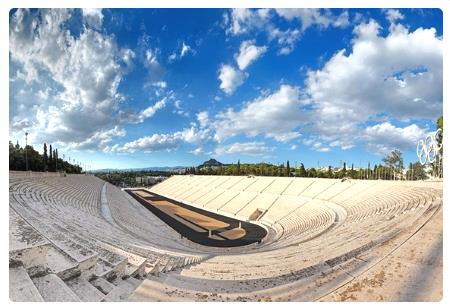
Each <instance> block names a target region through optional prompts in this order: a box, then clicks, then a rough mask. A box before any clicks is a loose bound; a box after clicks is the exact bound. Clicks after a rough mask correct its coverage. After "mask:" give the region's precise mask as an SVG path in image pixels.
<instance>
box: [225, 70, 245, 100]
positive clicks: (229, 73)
mask: <svg viewBox="0 0 450 307" xmlns="http://www.w3.org/2000/svg"><path fill="white" fill-rule="evenodd" d="M218 78H219V80H220V88H221V89H222V90H223V91H224V92H225V93H226V94H228V95H230V94H232V93H233V92H234V91H235V90H236V89H237V88H238V87H239V86H241V85H242V83H244V81H245V79H246V78H247V74H246V73H245V72H241V71H239V70H237V69H234V68H233V67H232V66H230V65H222V66H221V67H220V69H219V77H218Z"/></svg>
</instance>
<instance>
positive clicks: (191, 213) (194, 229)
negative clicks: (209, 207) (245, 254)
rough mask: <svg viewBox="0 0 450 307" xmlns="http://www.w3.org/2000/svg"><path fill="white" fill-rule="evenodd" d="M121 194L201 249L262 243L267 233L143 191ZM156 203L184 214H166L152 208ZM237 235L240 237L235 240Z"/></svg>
mask: <svg viewBox="0 0 450 307" xmlns="http://www.w3.org/2000/svg"><path fill="white" fill-rule="evenodd" d="M125 191H126V192H127V193H128V194H129V195H131V196H132V197H133V198H134V199H136V200H137V201H138V202H139V203H140V204H142V205H143V206H144V207H145V208H147V209H148V210H150V211H151V212H153V214H155V215H156V216H157V217H159V218H160V219H161V220H162V221H164V222H165V223H166V224H168V225H170V227H172V228H173V229H174V230H176V231H177V232H178V233H179V234H180V235H181V236H182V237H186V238H187V239H189V240H191V241H192V242H195V243H198V244H201V245H206V246H215V247H237V246H243V245H248V244H252V243H261V241H262V239H263V238H264V237H265V236H266V235H267V231H266V230H265V229H264V228H263V227H261V226H258V225H256V224H252V223H249V222H246V221H239V220H236V219H234V218H231V217H227V216H223V215H219V214H216V213H214V212H210V211H206V210H203V209H200V208H195V207H192V206H189V205H186V204H183V203H181V202H178V201H174V200H171V199H169V198H166V197H163V196H160V195H157V194H154V193H149V192H147V191H146V190H144V189H125ZM136 192H147V193H148V196H147V197H145V196H141V195H139V194H137V193H136ZM158 202H165V203H168V204H170V205H173V206H174V207H175V210H177V209H178V211H180V209H182V210H183V209H184V210H183V211H184V212H183V214H181V213H173V214H168V213H167V212H166V210H162V209H161V207H160V206H158V205H156V204H155V203H158ZM209 231H211V233H209ZM238 231H239V232H240V233H242V235H238V236H236V232H238ZM232 234H235V236H234V237H232V236H230V235H232Z"/></svg>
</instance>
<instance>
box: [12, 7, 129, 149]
mask: <svg viewBox="0 0 450 307" xmlns="http://www.w3.org/2000/svg"><path fill="white" fill-rule="evenodd" d="M97 13H98V12H97ZM100 13H101V12H100ZM86 14H87V15H86V16H92V15H95V14H94V13H93V12H90V13H86ZM71 15H72V11H71V10H65V9H49V10H47V9H42V10H37V11H33V12H32V11H30V10H26V9H19V10H17V11H16V12H15V13H14V14H13V15H12V16H11V18H10V45H9V46H10V50H9V51H10V59H11V63H12V65H11V67H12V73H14V70H15V72H16V74H17V75H20V76H21V77H22V79H20V78H19V80H17V81H16V82H15V83H16V84H13V85H12V87H23V88H27V87H28V88H30V89H33V90H34V91H36V92H37V93H41V94H42V95H41V98H42V99H44V98H45V99H46V101H45V102H46V103H45V104H37V103H35V102H33V101H32V100H31V101H30V102H28V103H29V104H31V105H28V108H29V109H33V113H34V114H35V115H36V116H35V117H34V118H31V117H29V114H26V115H25V114H24V113H23V112H17V111H20V110H19V109H15V108H13V109H12V113H10V116H11V118H13V121H12V122H11V125H14V124H15V123H16V122H20V121H21V120H23V118H24V117H25V116H28V119H29V121H30V122H31V123H32V130H31V131H30V135H31V137H33V138H34V139H35V140H36V142H38V143H39V142H43V141H46V142H59V143H60V144H69V143H74V142H75V143H81V142H84V141H85V140H86V139H89V138H91V137H93V136H94V135H95V133H97V132H98V131H103V130H108V129H110V128H111V125H112V122H113V118H114V116H115V114H116V112H117V110H118V107H119V104H120V102H121V101H122V100H123V97H122V95H121V94H120V93H119V92H118V86H119V84H120V82H121V80H122V78H123V74H124V66H126V65H127V63H125V61H127V59H131V58H132V52H128V51H127V49H120V48H119V47H118V46H117V44H116V42H115V39H114V37H112V36H108V35H103V34H101V33H99V32H97V31H95V30H94V29H92V28H85V29H83V31H82V32H81V33H80V34H79V36H77V37H74V36H72V35H71V34H70V32H69V31H68V30H65V29H64V25H65V23H66V22H67V21H68V20H69V19H70V18H71ZM97 15H98V14H97ZM124 55H125V58H124ZM48 88H52V90H53V91H54V93H52V95H51V97H50V96H49V95H48V94H49V91H48ZM16 103H17V101H14V99H13V100H12V101H11V104H12V105H15V104H16ZM18 104H20V103H18ZM15 112H17V113H15Z"/></svg>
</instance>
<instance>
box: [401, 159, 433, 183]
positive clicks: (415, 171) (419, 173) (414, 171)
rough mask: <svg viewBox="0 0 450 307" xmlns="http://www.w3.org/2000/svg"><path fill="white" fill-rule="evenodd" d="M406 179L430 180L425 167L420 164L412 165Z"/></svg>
mask: <svg viewBox="0 0 450 307" xmlns="http://www.w3.org/2000/svg"><path fill="white" fill-rule="evenodd" d="M406 178H408V179H410V180H424V179H427V178H428V175H427V172H426V171H425V168H424V166H423V165H422V164H421V163H420V162H416V163H410V164H409V169H408V171H407V172H406Z"/></svg>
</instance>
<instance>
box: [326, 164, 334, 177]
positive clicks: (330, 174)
mask: <svg viewBox="0 0 450 307" xmlns="http://www.w3.org/2000/svg"><path fill="white" fill-rule="evenodd" d="M327 177H328V178H333V171H332V170H331V165H328V172H327Z"/></svg>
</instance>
